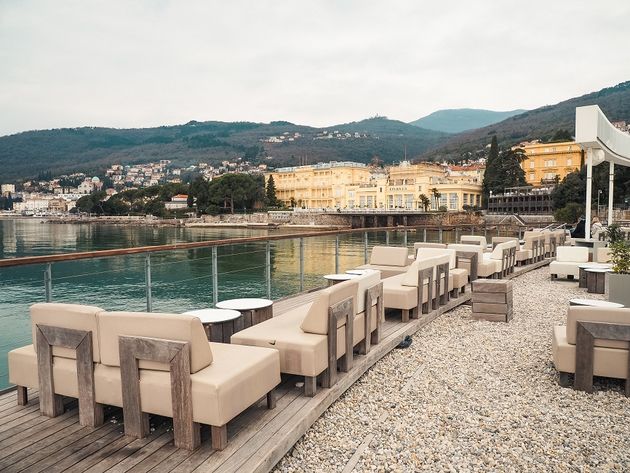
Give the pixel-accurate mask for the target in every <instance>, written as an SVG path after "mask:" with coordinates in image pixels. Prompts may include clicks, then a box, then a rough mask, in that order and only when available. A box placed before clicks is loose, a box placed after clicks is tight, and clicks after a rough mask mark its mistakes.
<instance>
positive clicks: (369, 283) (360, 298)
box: [352, 271, 381, 314]
mask: <svg viewBox="0 0 630 473" xmlns="http://www.w3.org/2000/svg"><path fill="white" fill-rule="evenodd" d="M352 281H354V282H356V283H357V299H356V305H355V306H354V312H355V313H357V314H359V313H361V312H363V311H364V310H365V293H366V291H367V290H368V289H369V288H371V287H373V286H376V285H377V284H378V283H380V282H381V272H380V271H370V272H369V273H366V274H362V275H360V276H358V277H356V278H353V279H352ZM374 304H376V302H374Z"/></svg>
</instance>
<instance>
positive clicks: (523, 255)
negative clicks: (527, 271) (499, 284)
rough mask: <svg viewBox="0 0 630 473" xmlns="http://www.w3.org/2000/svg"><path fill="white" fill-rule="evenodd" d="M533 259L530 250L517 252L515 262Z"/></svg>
mask: <svg viewBox="0 0 630 473" xmlns="http://www.w3.org/2000/svg"><path fill="white" fill-rule="evenodd" d="M533 257H534V253H533V251H532V250H525V249H523V250H518V251H517V252H516V261H525V260H528V259H532V258H533Z"/></svg>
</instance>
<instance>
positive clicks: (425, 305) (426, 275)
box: [403, 267, 433, 322]
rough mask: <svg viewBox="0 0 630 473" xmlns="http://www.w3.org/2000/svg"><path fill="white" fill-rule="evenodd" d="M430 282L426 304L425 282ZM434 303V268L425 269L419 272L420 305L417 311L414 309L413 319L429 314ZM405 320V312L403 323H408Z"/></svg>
mask: <svg viewBox="0 0 630 473" xmlns="http://www.w3.org/2000/svg"><path fill="white" fill-rule="evenodd" d="M425 279H426V280H428V281H429V285H428V287H427V302H424V301H423V299H424V297H423V296H424V280H425ZM432 301H433V267H430V268H424V269H420V270H418V305H417V306H416V308H415V309H413V312H412V317H413V318H414V319H417V318H418V317H419V316H420V313H421V312H422V313H423V314H429V313H430V312H431V309H432ZM408 321H409V319H408V318H407V320H405V319H404V311H403V322H408Z"/></svg>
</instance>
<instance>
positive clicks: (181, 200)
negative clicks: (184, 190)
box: [164, 194, 188, 210]
mask: <svg viewBox="0 0 630 473" xmlns="http://www.w3.org/2000/svg"><path fill="white" fill-rule="evenodd" d="M164 207H165V208H166V210H180V209H186V208H188V195H186V194H177V195H174V196H173V197H171V201H170V202H164Z"/></svg>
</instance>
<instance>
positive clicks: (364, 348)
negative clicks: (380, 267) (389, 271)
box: [359, 282, 385, 355]
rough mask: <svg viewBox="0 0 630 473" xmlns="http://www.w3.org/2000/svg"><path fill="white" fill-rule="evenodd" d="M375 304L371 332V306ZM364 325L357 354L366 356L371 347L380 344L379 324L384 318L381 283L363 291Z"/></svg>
mask: <svg viewBox="0 0 630 473" xmlns="http://www.w3.org/2000/svg"><path fill="white" fill-rule="evenodd" d="M374 303H376V328H375V329H374V331H372V321H371V316H372V306H373V305H374ZM364 317H365V318H364V320H365V323H364V324H363V326H364V329H365V330H364V338H363V341H362V342H361V346H360V348H359V354H361V355H367V354H368V353H369V352H370V348H371V345H378V344H379V343H380V342H381V324H382V322H383V319H384V318H385V305H384V304H383V283H382V282H379V283H378V284H375V285H374V286H372V287H370V288H368V289H367V290H366V291H365V315H364Z"/></svg>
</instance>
